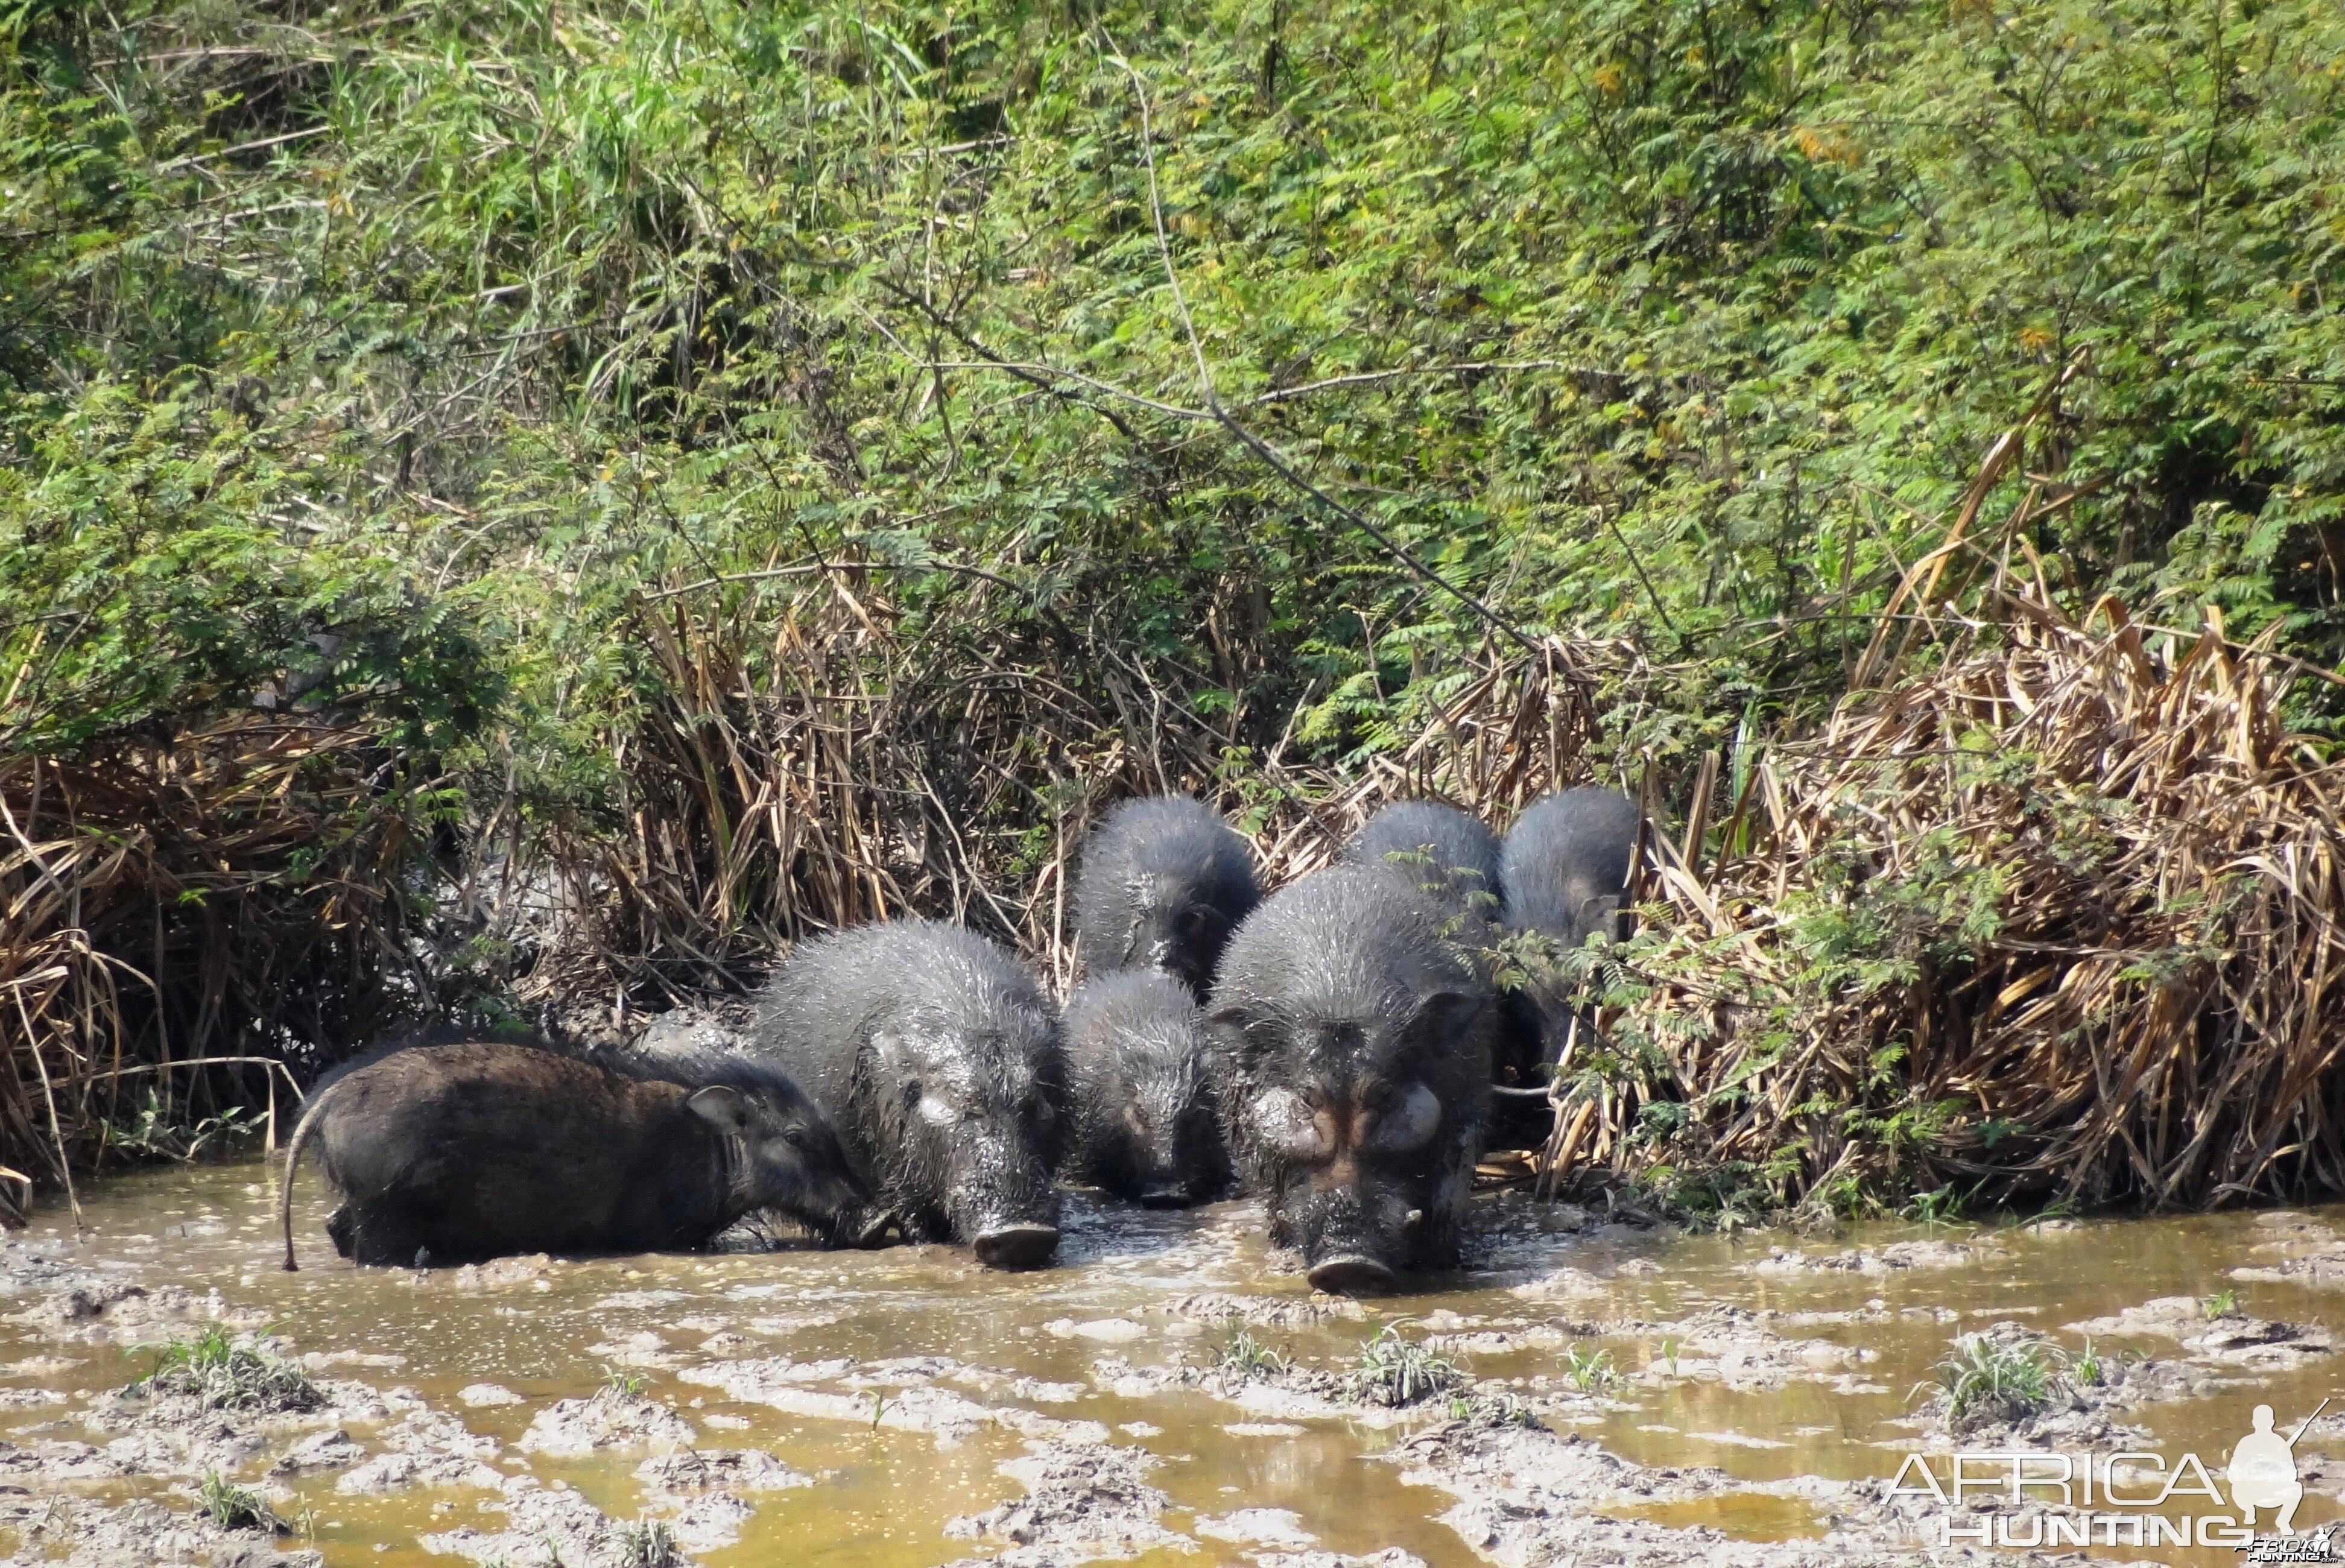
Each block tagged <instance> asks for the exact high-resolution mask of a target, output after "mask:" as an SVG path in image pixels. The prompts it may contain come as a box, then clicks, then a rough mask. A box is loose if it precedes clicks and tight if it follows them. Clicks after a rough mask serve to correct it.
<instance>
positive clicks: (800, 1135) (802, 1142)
mask: <svg viewBox="0 0 2345 1568" xmlns="http://www.w3.org/2000/svg"><path fill="white" fill-rule="evenodd" d="M782 1141H783V1142H784V1143H787V1144H788V1145H789V1146H790V1147H791V1148H795V1149H797V1151H798V1152H799V1153H800V1154H805V1153H807V1151H808V1150H810V1149H812V1148H814V1139H813V1138H808V1137H807V1130H806V1128H802V1127H794V1128H790V1129H789V1130H788V1131H787V1132H785V1133H784V1134H782Z"/></svg>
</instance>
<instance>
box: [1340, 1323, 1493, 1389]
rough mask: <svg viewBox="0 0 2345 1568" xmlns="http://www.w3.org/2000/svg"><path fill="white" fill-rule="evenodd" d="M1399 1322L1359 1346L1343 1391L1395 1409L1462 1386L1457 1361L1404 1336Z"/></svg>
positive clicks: (1464, 1381)
mask: <svg viewBox="0 0 2345 1568" xmlns="http://www.w3.org/2000/svg"><path fill="white" fill-rule="evenodd" d="M1400 1328H1401V1325H1400V1323H1399V1322H1391V1323H1386V1325H1385V1326H1384V1328H1383V1329H1381V1330H1378V1331H1377V1333H1376V1338H1374V1339H1372V1340H1368V1341H1366V1342H1365V1344H1363V1345H1362V1346H1361V1347H1360V1355H1359V1360H1357V1361H1355V1362H1354V1363H1353V1365H1352V1371H1351V1374H1350V1375H1349V1376H1348V1377H1346V1378H1345V1380H1344V1391H1345V1393H1347V1394H1349V1395H1350V1396H1351V1397H1352V1398H1353V1399H1355V1400H1359V1401H1363V1402H1364V1403H1367V1404H1376V1405H1386V1406H1389V1407H1392V1408H1395V1409H1397V1408H1399V1407H1400V1406H1402V1405H1413V1404H1416V1403H1418V1402H1419V1401H1424V1400H1428V1399H1432V1398H1434V1397H1436V1395H1440V1394H1446V1393H1448V1392H1450V1391H1453V1390H1458V1389H1463V1388H1464V1387H1465V1386H1466V1373H1465V1371H1464V1369H1463V1368H1461V1367H1459V1366H1458V1365H1457V1362H1455V1361H1450V1360H1448V1359H1447V1357H1444V1356H1440V1355H1436V1353H1435V1352H1433V1351H1429V1350H1427V1349H1426V1348H1425V1346H1423V1345H1422V1344H1419V1343H1418V1342H1417V1341H1416V1340H1410V1339H1404V1338H1403V1337H1402V1336H1401V1332H1400Z"/></svg>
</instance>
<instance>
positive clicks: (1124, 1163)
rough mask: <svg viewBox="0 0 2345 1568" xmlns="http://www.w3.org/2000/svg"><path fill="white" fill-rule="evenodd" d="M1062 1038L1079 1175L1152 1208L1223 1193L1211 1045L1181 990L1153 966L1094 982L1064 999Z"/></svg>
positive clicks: (1227, 1173) (1226, 1171)
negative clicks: (1070, 1076) (1070, 1081)
mask: <svg viewBox="0 0 2345 1568" xmlns="http://www.w3.org/2000/svg"><path fill="white" fill-rule="evenodd" d="M1066 1038H1067V1061H1068V1067H1069V1068H1070V1070H1071V1073H1072V1074H1073V1078H1074V1098H1075V1137H1074V1148H1073V1153H1072V1155H1071V1159H1070V1162H1069V1168H1070V1169H1071V1170H1072V1171H1073V1172H1074V1173H1075V1175H1076V1176H1077V1177H1079V1178H1081V1179H1084V1180H1088V1181H1091V1182H1095V1183H1097V1184H1098V1185H1099V1187H1100V1188H1101V1189H1102V1190H1103V1191H1106V1192H1109V1193H1112V1194H1113V1195H1114V1196H1115V1197H1118V1198H1121V1199H1126V1200H1127V1201H1131V1202H1137V1203H1142V1204H1145V1205H1146V1206H1148V1207H1149V1208H1152V1209H1178V1208H1182V1207H1184V1206H1186V1205H1188V1204H1192V1203H1203V1202H1206V1201H1208V1200H1210V1199H1214V1198H1218V1197H1220V1196H1221V1195H1222V1193H1223V1191H1224V1190H1225V1189H1227V1188H1228V1187H1229V1185H1230V1179H1231V1170H1230V1157H1229V1151H1228V1150H1227V1148H1224V1147H1223V1142H1222V1128H1221V1121H1220V1118H1219V1116H1218V1114H1217V1111H1216V1108H1215V1107H1216V1102H1215V1099H1214V1096H1213V1047H1212V1044H1211V1042H1210V1041H1209V1040H1208V1039H1207V1038H1206V1035H1205V1014H1204V1010H1203V1008H1201V1007H1198V1006H1197V999H1196V998H1195V997H1194V996H1191V995H1190V994H1189V987H1188V986H1184V985H1183V984H1182V983H1181V982H1180V981H1178V980H1176V979H1174V978H1173V976H1170V975H1164V974H1160V973H1158V972H1157V971H1155V970H1153V969H1127V970H1124V971H1122V972H1121V973H1118V974H1113V975H1102V976H1099V977H1097V978H1095V979H1093V980H1091V981H1090V982H1089V983H1088V984H1086V985H1084V986H1082V987H1081V989H1080V990H1078V991H1077V992H1076V993H1075V994H1074V995H1073V996H1070V997H1068V998H1067V1010H1066Z"/></svg>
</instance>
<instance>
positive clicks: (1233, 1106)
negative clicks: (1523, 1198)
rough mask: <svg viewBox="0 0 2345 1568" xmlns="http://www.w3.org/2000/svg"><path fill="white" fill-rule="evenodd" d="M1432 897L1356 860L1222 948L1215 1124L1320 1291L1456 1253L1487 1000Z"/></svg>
mask: <svg viewBox="0 0 2345 1568" xmlns="http://www.w3.org/2000/svg"><path fill="white" fill-rule="evenodd" d="M1453 918H1454V914H1453V912H1452V911H1449V910H1447V908H1445V906H1444V905H1441V904H1439V903H1437V902H1436V901H1434V900H1432V899H1429V898H1427V897H1426V896H1425V895H1421V894H1418V893H1416V892H1413V891H1412V890H1410V889H1409V888H1408V887H1406V886H1405V885H1402V884H1401V883H1400V882H1399V881H1397V880H1396V879H1395V878H1393V877H1391V876H1388V875H1384V874H1383V873H1380V872H1377V871H1374V870H1371V869H1369V868H1367V867H1365V866H1337V867H1335V869H1333V870H1329V871H1323V872H1320V873H1318V874H1317V875H1313V876H1308V877H1305V878H1304V879H1303V880H1302V881H1300V882H1297V883H1295V884H1294V885H1292V886H1289V887H1287V888H1285V889H1284V890H1283V891H1281V892H1279V893H1278V894H1276V895H1274V896H1273V897H1272V898H1271V899H1270V900H1269V901H1268V902H1266V903H1264V905H1263V906H1262V907H1261V908H1260V909H1258V910H1256V911H1255V912H1254V915H1253V916H1252V917H1251V918H1249V919H1248V920H1247V921H1246V923H1245V924H1244V926H1240V927H1239V928H1238V931H1237V935H1236V936H1233V937H1232V938H1231V940H1230V946H1229V950H1228V951H1227V952H1225V953H1223V955H1222V966H1221V974H1220V977H1219V979H1218V980H1217V981H1216V982H1215V984H1214V986H1213V1003H1212V1010H1211V1013H1210V1016H1209V1018H1208V1024H1209V1027H1211V1028H1212V1030H1213V1041H1214V1046H1215V1051H1216V1057H1217V1066H1218V1069H1219V1074H1220V1080H1221V1081H1220V1086H1219V1087H1220V1090H1221V1096H1222V1116H1223V1127H1224V1128H1226V1130H1227V1133H1228V1137H1229V1139H1230V1145H1231V1147H1232V1148H1233V1149H1234V1150H1235V1151H1236V1152H1237V1154H1238V1156H1239V1158H1240V1160H1241V1162H1242V1164H1243V1165H1244V1168H1245V1171H1246V1174H1247V1175H1248V1177H1249V1178H1250V1179H1252V1180H1253V1181H1254V1182H1255V1183H1257V1184H1258V1185H1259V1186H1260V1188H1261V1189H1262V1190H1263V1192H1264V1197H1265V1199H1266V1200H1267V1202H1268V1204H1269V1209H1270V1229H1271V1238H1272V1239H1273V1240H1274V1241H1275V1242H1277V1243H1279V1244H1281V1245H1284V1246H1291V1247H1295V1248H1299V1249H1301V1250H1302V1253H1303V1256H1304V1261H1305V1262H1306V1263H1307V1265H1308V1266H1309V1269H1310V1278H1311V1282H1312V1284H1313V1285H1315V1286H1316V1287H1318V1288H1319V1289H1321V1290H1331V1291H1364V1290H1389V1289H1391V1288H1392V1287H1393V1286H1394V1284H1395V1283H1396V1281H1397V1280H1398V1277H1399V1276H1401V1275H1402V1274H1405V1273H1408V1272H1412V1271H1416V1270H1428V1269H1441V1268H1447V1267H1449V1266H1451V1265H1453V1264H1455V1263H1456V1262H1457V1244H1458V1230H1459V1227H1460V1225H1461V1224H1462V1222H1463V1220H1464V1218H1465V1212H1466V1200H1467V1190H1468V1188H1469V1187H1470V1185H1471V1182H1472V1179H1473V1174H1474V1162H1475V1160H1476V1159H1477V1158H1479V1157H1480V1155H1481V1152H1482V1140H1483V1135H1484V1130H1485V1128H1487V1123H1488V1118H1489V1101H1490V1049H1491V1034H1492V1030H1493V1027H1494V1019H1493V1015H1494V1012H1495V1007H1494V1003H1495V997H1494V996H1493V994H1492V991H1491V987H1490V985H1489V982H1488V981H1487V979H1486V978H1485V977H1484V976H1483V975H1482V974H1481V973H1480V971H1479V969H1478V967H1477V965H1476V963H1475V962H1474V961H1473V959H1472V958H1471V957H1469V956H1467V955H1466V954H1465V953H1463V952H1461V951H1459V950H1458V949H1457V947H1456V946H1454V945H1453V944H1452V943H1451V942H1450V941H1449V940H1447V938H1446V937H1445V935H1444V931H1443V927H1444V926H1445V925H1447V924H1448V923H1449V922H1450V921H1451V920H1452V919H1453Z"/></svg>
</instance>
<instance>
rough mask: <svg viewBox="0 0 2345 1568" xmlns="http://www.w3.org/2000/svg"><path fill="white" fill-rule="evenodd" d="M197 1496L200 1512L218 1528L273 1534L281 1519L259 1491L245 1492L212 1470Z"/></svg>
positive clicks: (205, 1478)
mask: <svg viewBox="0 0 2345 1568" xmlns="http://www.w3.org/2000/svg"><path fill="white" fill-rule="evenodd" d="M198 1499H199V1501H200V1502H202V1504H203V1509H204V1512H206V1513H208V1514H210V1515H211V1518H212V1522H213V1523H215V1524H217V1525H218V1526H219V1527H220V1528H221V1529H222V1530H264V1531H267V1532H269V1533H270V1534H275V1533H277V1532H278V1531H279V1528H280V1527H281V1526H282V1525H283V1521H282V1520H280V1519H279V1518H278V1517H277V1515H276V1514H275V1513H274V1512H270V1510H269V1504H268V1503H267V1502H263V1501H262V1500H261V1496H260V1494H259V1492H249V1491H247V1490H246V1489H245V1488H243V1487H241V1486H239V1485H237V1484H236V1483H235V1482H232V1481H229V1480H228V1478H227V1477H226V1476H224V1475H222V1474H220V1472H218V1471H216V1470H215V1471H213V1472H210V1473H209V1474H208V1475H206V1476H205V1477H204V1481H203V1487H202V1489H201V1491H200V1492H198Z"/></svg>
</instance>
